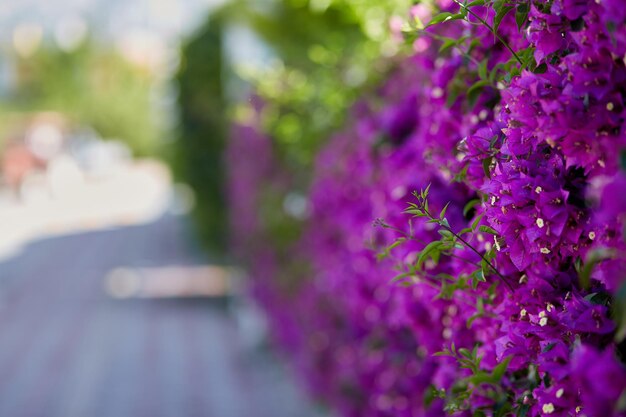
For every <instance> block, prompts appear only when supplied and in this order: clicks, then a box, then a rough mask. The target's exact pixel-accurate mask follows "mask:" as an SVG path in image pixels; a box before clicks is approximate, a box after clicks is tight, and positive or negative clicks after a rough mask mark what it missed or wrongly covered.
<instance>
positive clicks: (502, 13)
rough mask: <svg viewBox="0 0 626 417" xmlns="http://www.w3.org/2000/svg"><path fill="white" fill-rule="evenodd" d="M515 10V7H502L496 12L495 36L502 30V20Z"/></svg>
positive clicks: (494, 20) (494, 19)
mask: <svg viewBox="0 0 626 417" xmlns="http://www.w3.org/2000/svg"><path fill="white" fill-rule="evenodd" d="M494 8H495V6H494ZM513 9H514V7H513V6H502V7H501V8H500V9H498V10H496V17H494V18H493V34H494V35H495V34H496V33H498V29H499V28H500V23H502V19H504V17H505V16H506V15H507V14H508V13H509V12H510V11H511V10H513Z"/></svg>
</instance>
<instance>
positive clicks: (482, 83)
mask: <svg viewBox="0 0 626 417" xmlns="http://www.w3.org/2000/svg"><path fill="white" fill-rule="evenodd" d="M489 85H490V83H489V80H478V81H476V82H475V83H474V84H472V85H471V86H470V88H469V89H468V90H467V93H466V96H467V101H468V102H469V104H470V106H472V107H473V106H474V104H475V103H476V100H477V99H478V97H479V96H480V93H481V92H482V91H483V89H484V88H485V87H487V86H489Z"/></svg>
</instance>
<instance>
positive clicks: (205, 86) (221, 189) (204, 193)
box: [168, 13, 228, 254]
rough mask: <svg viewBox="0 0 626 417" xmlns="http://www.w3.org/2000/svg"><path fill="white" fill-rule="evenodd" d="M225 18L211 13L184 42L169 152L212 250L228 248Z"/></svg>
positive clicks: (222, 250)
mask: <svg viewBox="0 0 626 417" xmlns="http://www.w3.org/2000/svg"><path fill="white" fill-rule="evenodd" d="M223 20H224V17H223V15H222V14H219V13H216V14H215V15H213V16H212V17H211V18H210V19H209V21H208V22H207V24H206V25H205V26H204V27H202V28H201V29H200V31H199V32H198V33H196V34H195V35H194V36H193V37H192V38H191V39H190V40H189V41H188V42H187V44H186V45H185V46H184V47H183V50H182V62H181V66H180V70H179V72H178V74H177V82H178V88H179V96H178V104H179V108H180V126H179V133H178V139H177V141H176V142H174V143H173V144H172V149H171V151H170V152H169V155H168V156H169V158H170V161H171V162H172V165H173V167H174V172H175V175H176V176H177V177H180V178H182V179H183V180H184V181H186V182H187V183H189V185H190V186H191V187H192V188H193V189H194V190H195V191H196V196H197V197H196V206H195V209H194V217H195V218H196V220H197V225H198V229H199V231H200V235H201V237H202V238H203V241H204V242H205V243H206V244H207V245H208V246H209V247H210V249H211V250H212V251H213V252H214V253H216V254H223V253H225V252H226V249H227V233H228V218H227V209H226V189H225V187H226V175H225V166H224V162H223V152H224V149H225V147H226V140H227V132H228V126H227V119H226V116H227V113H226V106H227V104H226V98H225V93H224V86H223V84H224V83H223V79H222V77H223V74H224V62H223V57H222V29H223Z"/></svg>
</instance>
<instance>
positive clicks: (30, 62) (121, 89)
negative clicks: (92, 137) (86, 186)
mask: <svg viewBox="0 0 626 417" xmlns="http://www.w3.org/2000/svg"><path fill="white" fill-rule="evenodd" d="M17 74H18V77H17V85H16V87H15V89H14V93H13V94H12V95H10V96H9V97H7V98H6V99H5V100H4V101H3V102H2V103H0V105H1V106H2V107H1V108H2V111H3V112H4V113H6V112H11V113H15V112H37V111H56V112H60V113H63V114H65V115H67V116H68V117H69V118H70V119H71V120H72V121H73V122H74V123H77V124H79V125H87V126H91V127H93V128H94V129H95V130H96V131H97V132H98V133H99V134H100V135H102V136H103V137H105V138H116V139H119V140H122V141H124V142H126V143H127V144H128V145H129V146H130V147H131V148H132V149H133V151H134V152H135V153H137V154H140V155H145V154H150V153H152V152H154V150H155V147H156V146H157V144H158V139H159V135H160V131H159V125H158V123H157V120H156V117H155V114H154V107H153V106H152V103H151V91H152V88H153V86H154V81H155V80H154V77H153V75H152V74H151V73H150V72H149V71H146V69H145V68H141V67H138V66H136V65H133V64H131V63H130V62H128V61H127V60H125V59H124V58H123V57H122V56H121V55H120V54H119V53H117V52H116V51H115V50H114V49H113V48H110V47H105V46H102V45H97V44H95V43H92V42H86V43H84V44H83V45H81V46H80V47H79V48H78V49H76V50H74V51H71V52H66V51H62V50H59V49H57V48H54V47H50V46H48V47H45V48H42V49H39V50H38V51H37V52H36V53H35V54H34V55H33V56H30V57H28V58H17Z"/></svg>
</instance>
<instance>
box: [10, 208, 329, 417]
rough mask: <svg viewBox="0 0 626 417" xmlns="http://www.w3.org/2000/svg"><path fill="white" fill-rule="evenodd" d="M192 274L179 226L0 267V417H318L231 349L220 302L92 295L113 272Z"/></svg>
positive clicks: (62, 247)
mask: <svg viewBox="0 0 626 417" xmlns="http://www.w3.org/2000/svg"><path fill="white" fill-rule="evenodd" d="M0 233H1V232H0ZM0 238H1V237H0ZM202 263H206V260H205V259H204V258H203V256H202V255H200V251H199V250H198V248H197V245H195V244H194V243H193V240H192V238H191V237H190V234H189V233H188V226H187V223H186V222H185V220H184V219H182V218H178V217H173V216H165V217H163V218H162V219H160V220H158V221H157V222H154V223H151V224H148V225H139V226H128V227H124V228H119V229H114V230H108V231H96V232H87V233H82V234H77V235H70V236H65V237H56V238H50V239H45V240H42V241H38V242H34V243H31V244H29V245H28V246H27V247H26V248H25V249H24V251H23V252H22V253H20V254H19V255H18V256H16V257H14V258H12V259H10V260H7V261H5V262H3V263H2V264H0V417H26V416H28V417H31V416H32V417H38V416H41V417H57V416H58V417H126V416H129V417H130V416H132V417H161V416H162V417H196V416H197V417H201V416H207V417H265V416H267V417H308V416H321V415H323V413H322V412H321V411H320V410H319V409H317V408H316V407H313V406H312V404H311V402H310V401H309V400H307V399H306V397H305V395H304V394H303V393H302V392H301V391H300V389H299V388H297V384H295V383H294V381H293V377H292V376H290V374H289V373H288V372H287V371H286V368H285V366H283V365H282V364H281V363H280V361H278V360H277V359H275V357H274V356H272V355H270V354H268V353H263V352H261V351H254V352H250V351H249V350H246V349H244V348H243V347H242V344H241V343H240V340H241V338H240V334H239V333H238V330H237V326H236V322H235V320H234V319H233V317H232V315H231V314H229V312H228V309H226V308H224V303H223V302H219V301H215V300H213V301H211V300H208V299H123V300H119V299H113V298H110V297H109V296H108V295H107V294H106V293H105V291H104V290H103V280H104V277H105V276H106V274H107V273H108V272H109V271H111V270H112V269H114V268H117V267H120V266H123V267H158V266H168V265H197V264H202Z"/></svg>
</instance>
